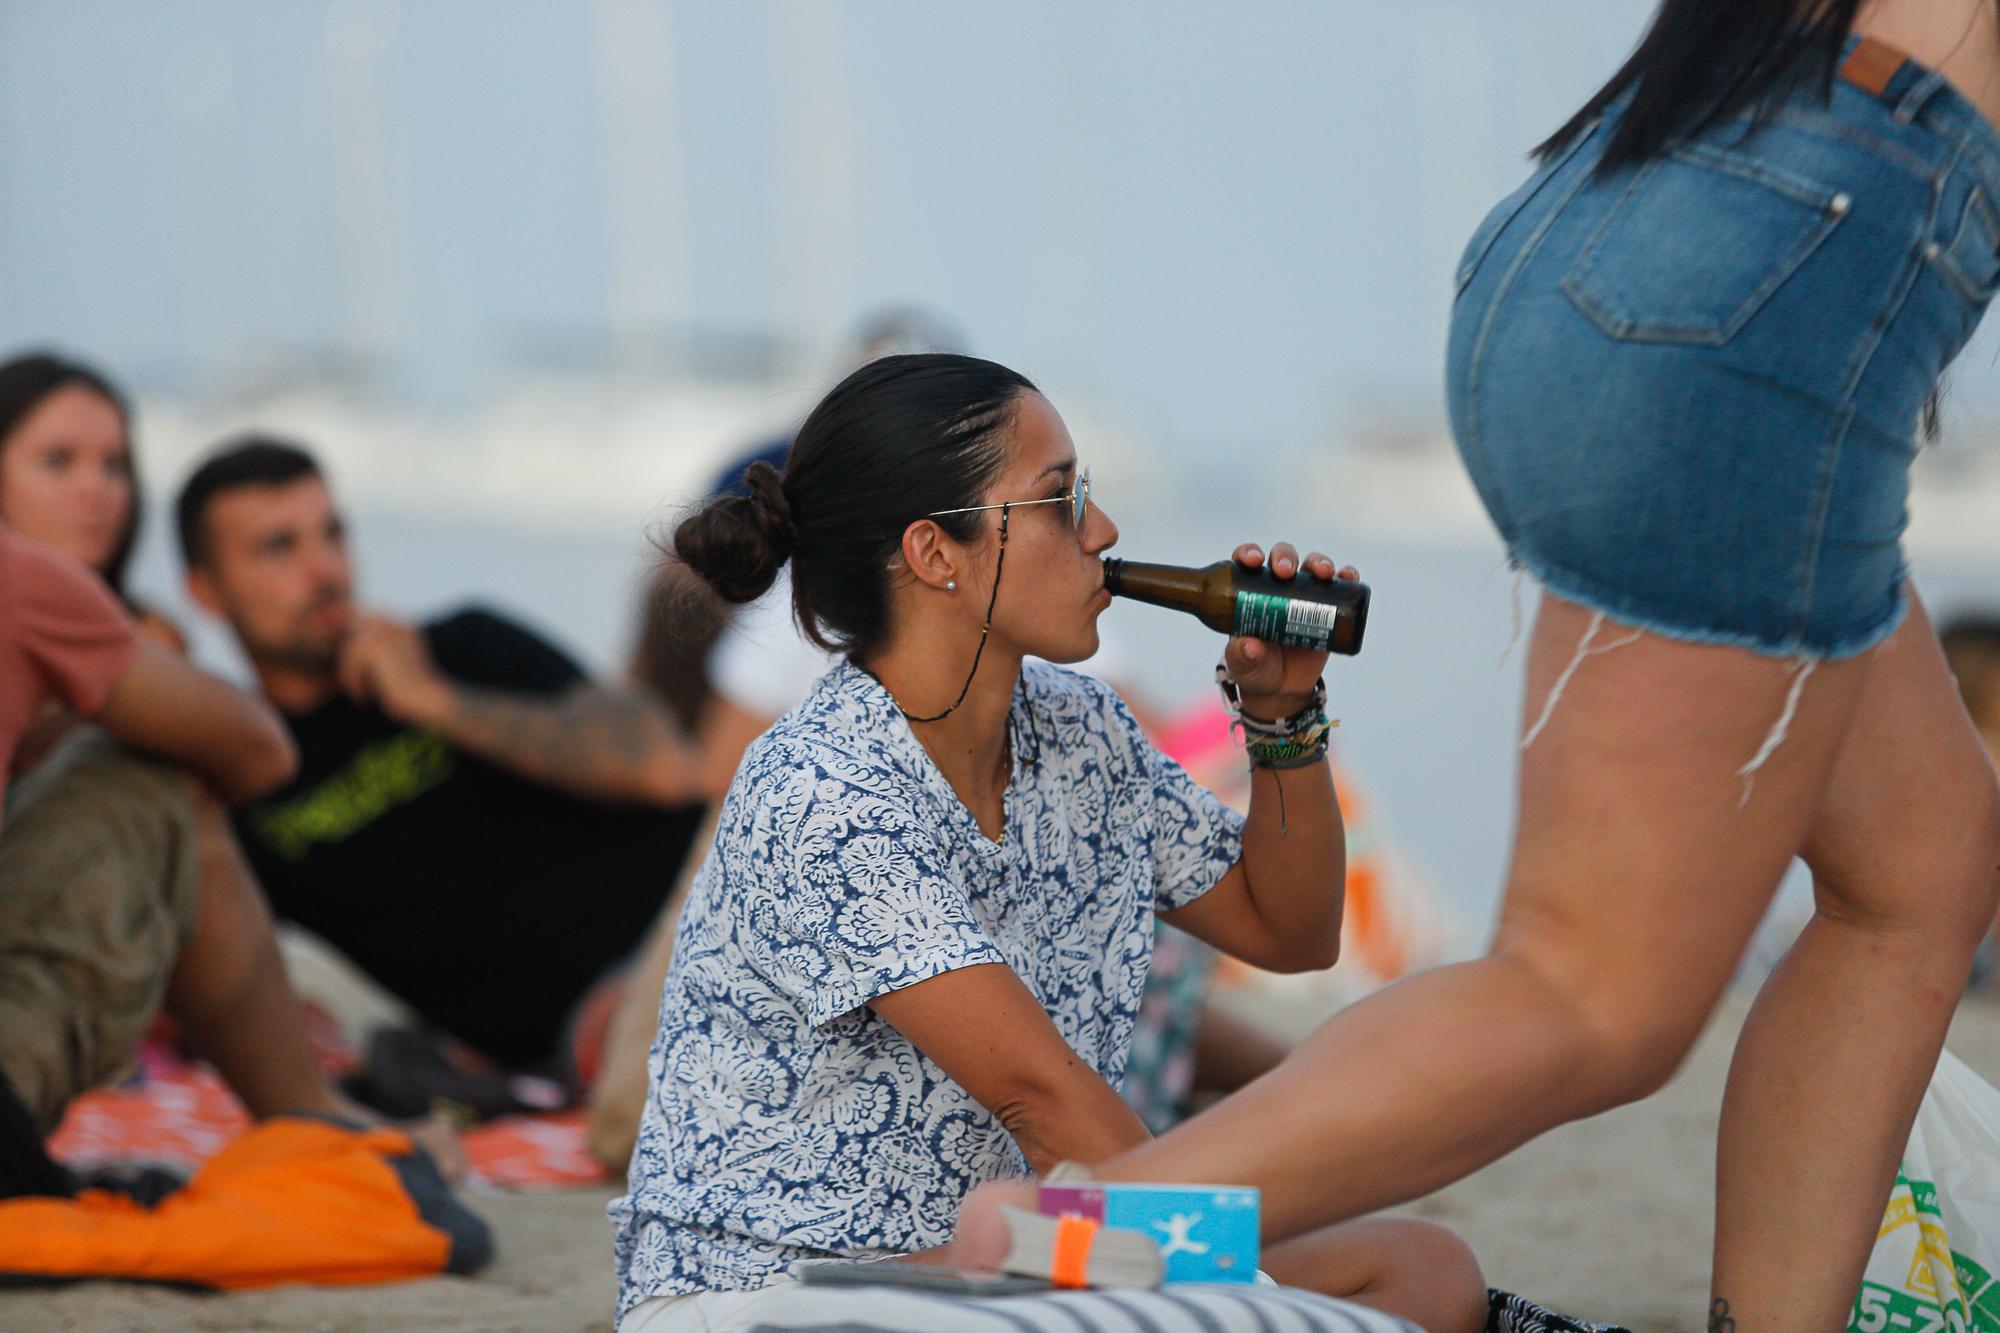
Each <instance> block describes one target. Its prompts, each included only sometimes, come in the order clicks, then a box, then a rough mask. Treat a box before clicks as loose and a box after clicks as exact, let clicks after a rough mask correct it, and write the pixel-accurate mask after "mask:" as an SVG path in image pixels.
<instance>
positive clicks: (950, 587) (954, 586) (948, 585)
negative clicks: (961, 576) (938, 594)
mask: <svg viewBox="0 0 2000 1333" xmlns="http://www.w3.org/2000/svg"><path fill="white" fill-rule="evenodd" d="M944 590H945V591H946V592H957V591H958V580H957V579H946V580H945V581H944Z"/></svg>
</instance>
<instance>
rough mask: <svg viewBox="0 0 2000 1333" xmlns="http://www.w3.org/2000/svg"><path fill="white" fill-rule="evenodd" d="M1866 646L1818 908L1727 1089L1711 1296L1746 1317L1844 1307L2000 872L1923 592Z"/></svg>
mask: <svg viewBox="0 0 2000 1333" xmlns="http://www.w3.org/2000/svg"><path fill="white" fill-rule="evenodd" d="M1911 596H1912V598H1913V599H1914V597H1915V593H1914V592H1912V593H1911ZM1870 656H1871V658H1872V659H1873V661H1872V663H1871V665H1870V668H1869V673H1868V681H1867V684H1866V685H1865V686H1864V687H1863V690H1862V695H1861V699H1860V701H1859V703H1858V704H1857V706H1856V710H1855V716H1854V719H1853V720H1852V722H1850V723H1849V725H1848V730H1847V735H1846V738H1845V739H1844V740H1843V741H1842V744H1841V747H1840V752H1839V756H1838V758H1837V759H1836V760H1835V762H1834V766H1833V776H1832V780H1831V782H1830V784H1829V785H1828V787H1827V790H1826V793H1825V795H1824V797H1823V798H1822V799H1821V801H1820V805H1819V809H1818V811H1817V813H1816V814H1815V816H1814V819H1813V824H1812V828H1811V831H1810V833H1809V835H1808V839H1807V842H1806V847H1805V856H1806V859H1807V861H1808V862H1809V863H1810V864H1811V866H1812V870H1813V880H1814V887H1815V892H1816V894H1817V897H1818V907H1819V910H1818V913H1817V914H1816V915H1815V916H1814V918H1813V920H1812V922H1811V924H1809V925H1808V926H1807V927H1806V929H1805V932H1804V933H1803V934H1802V935H1800V937H1799V939H1798V942H1797V943H1796V944H1795V945H1794V946H1793V947H1792V950H1791V952H1790V953H1789V954H1788V955H1787V956H1786V958H1785V961H1784V963H1783V964H1782V965H1781V966H1780V967H1779V968H1778V970H1777V971H1776V972H1775V973H1773V974H1772V976H1771V979H1770V981H1769V982H1768V983H1767V984H1766V985H1765V987H1764V991H1763V994H1762V995H1760V996H1759V997H1758V1000H1757V1005H1756V1007H1755V1009H1753V1010H1752V1011H1751V1015H1750V1021H1749V1023H1748V1024H1747V1025H1746V1026H1745V1027H1744V1029H1743V1037H1742V1040H1741V1041H1740V1042H1739V1043H1738V1045H1737V1048H1736V1061H1735V1064H1734V1066H1733V1067H1732V1069H1731V1071H1730V1077H1729V1089H1728V1092H1727V1094H1726V1096H1725V1097H1724V1100H1723V1113H1722V1133H1721V1137H1720V1139H1719V1141H1718V1143H1717V1151H1716V1239H1715V1290H1714V1295H1715V1297H1716V1306H1715V1313H1716V1315H1717V1316H1718V1320H1717V1324H1718V1327H1721V1328H1728V1327H1730V1325H1728V1324H1727V1323H1724V1322H1723V1320H1724V1319H1734V1320H1735V1321H1736V1326H1737V1327H1740V1328H1741V1329H1742V1330H1743V1333H1749V1331H1750V1330H1752V1329H1767V1328H1768V1329H1817V1328H1839V1327H1842V1326H1843V1325H1844V1323H1845V1321H1846V1319H1847V1316H1848V1313H1849V1311H1850V1309H1851V1308H1852V1306H1853V1303H1854V1293H1855V1291H1856V1290H1857V1288H1858V1286H1859V1283H1860V1280H1861V1272H1862V1268H1863V1267H1864V1265H1865V1264H1866V1262H1867V1257H1868V1251H1869V1247H1870V1245H1871V1244H1872V1243H1873V1241H1874V1239H1875V1233H1876V1230H1877V1228H1878V1227H1879V1225H1880V1222H1881V1218H1880V1212H1881V1207H1882V1204H1883V1202H1884V1201H1886V1200H1887V1198H1888V1195H1889V1190H1890V1186H1891V1185H1892V1184H1893V1182H1894V1179H1895V1173H1896V1165H1897V1163H1898V1161H1899V1160H1900V1159H1901V1157H1902V1153H1903V1148H1904V1145H1905V1142H1906V1141H1907V1139H1908V1137H1909V1132H1910V1122H1911V1120H1912V1118H1913V1117H1914V1116H1915V1114H1916V1110H1917V1104H1918V1102H1919V1101H1920V1100H1921V1099H1922V1097H1923V1093H1924V1088H1925V1086H1926V1084H1927V1083H1928V1081H1929V1079H1930V1076H1931V1071H1932V1070H1933V1068H1935V1066H1936V1064H1937V1054H1938V1050H1939V1048H1940V1046H1941V1045H1942V1044H1943V1042H1944V1034H1945V1028H1946V1027H1947V1025H1948V1024H1949V1023H1950V1021H1951V1015H1952V1011H1953V1010H1954V1009H1955V1008H1956V1007H1957V1004H1958V998H1959V995H1960V993H1961V992H1962V990H1963V989H1964V986H1965V978H1966V974H1967V972H1968V971H1969V970H1970V968H1971V964H1972V954H1973V950H1974V949H1975V948H1976V947H1977V946H1978V943H1979V939H1980V936H1981V935H1982V934H1983V933H1984V931H1985V928H1986V925H1987V923H1988V922H1990V921H1991V920H1992V916H1993V904H1994V894H1995V892H1996V890H2000V876H1996V869H1995V868H1996V865H2000V790H1997V789H1996V786H1995V782H1994V776H1993V766H1992V764H1991V763H1990V762H1989V761H1988V759H1987V757H1986V752H1985V750H1984V748H1983V747H1982V746H1981V745H1980V742H1979V736H1978V733H1977V731H1976V730H1975V729H1974V728H1973V726H1972V722H1971V720H1970V719H1969V718H1968V717H1967V716H1966V714H1965V709H1964V706H1963V705H1962V704H1961V702H1960V700H1959V696H1958V691H1957V690H1956V688H1954V686H1953V684H1952V680H1951V675H1950V673H1949V672H1948V671H1947V670H1946V669H1945V663H1944V657H1943V654H1942V653H1941V652H1940V650H1939V648H1938V643H1937V639H1936V636H1935V635H1934V634H1933V633H1932V631H1931V626H1930V621H1929V619H1928V618H1927V617H1926V616H1925V615H1924V612H1923V607H1922V605H1921V604H1916V605H1914V606H1913V609H1912V611H1911V614H1910V616H1909V618H1908V619H1907V620H1906V621H1905V622H1904V623H1903V625H1902V627H1901V628H1900V629H1899V630H1898V631H1897V632H1896V635H1895V637H1893V638H1891V639H1890V640H1889V641H1888V643H1886V644H1885V645H1884V646H1883V647H1882V648H1881V650H1880V651H1878V652H1875V653H1872V654H1870ZM1854 1199H1860V1200H1863V1201H1871V1200H1872V1201H1873V1207H1872V1208H1861V1207H1858V1206H1850V1204H1849V1201H1850V1200H1854Z"/></svg>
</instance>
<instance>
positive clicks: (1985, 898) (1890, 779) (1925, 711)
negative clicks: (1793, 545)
mask: <svg viewBox="0 0 2000 1333" xmlns="http://www.w3.org/2000/svg"><path fill="white" fill-rule="evenodd" d="M1910 597H1911V611H1910V618H1909V621H1908V622H1907V623H1906V624H1905V625H1904V626H1903V627H1902V629H1901V630H1900V631H1898V633H1897V634H1896V636H1895V637H1894V638H1892V639H1890V640H1889V641H1888V642H1887V643H1885V644H1884V645H1883V646H1882V647H1881V648H1880V649H1879V650H1878V651H1877V652H1875V653H1874V654H1872V656H1873V658H1874V661H1873V663H1872V664H1871V671H1870V675H1869V679H1868V684H1867V686H1866V688H1865V689H1864V690H1863V693H1862V696H1861V699H1860V703H1859V706H1858V707H1857V708H1856V710H1855V716H1854V720H1853V722H1852V724H1851V725H1850V726H1849V728H1848V730H1847V734H1846V735H1845V737H1844V738H1843V739H1842V742H1841V747H1840V752H1839V755H1838V757H1837V759H1836V761H1835V765H1834V771H1833V778H1832V781H1831V782H1829V783H1828V785H1827V789H1826V792H1825V794H1824V796H1823V797H1822V799H1821V801H1820V804H1819V808H1818V810H1817V811H1816V813H1815V817H1814V820H1813V824H1812V828H1811V831H1810V833H1809V835H1808V838H1807V841H1806V846H1805V852H1804V854H1805V858H1806V861H1807V863H1808V864H1809V865H1811V867H1812V871H1813V882H1814V893H1815V897H1816V899H1817V905H1818V908H1819V911H1820V912H1821V914H1823V915H1826V916H1831V917H1836V918H1838V919H1840V920H1842V921H1844V922H1846V923H1848V924H1850V925H1853V926H1857V927H1860V928H1862V929H1865V930H1869V931H1873V932H1876V933H1879V934H1884V935H1895V934H1915V935H1920V936H1925V937H1932V938H1935V939H1936V941H1937V942H1938V943H1939V944H1940V945H1956V946H1959V947H1961V948H1962V949H1963V951H1964V953H1965V954H1966V956H1967V957H1969V956H1970V954H1971V951H1972V949H1973V947H1974V946H1975V945H1976V943H1977V941H1978V939H1979V937H1980V935H1981V934H1982V933H1983V932H1984V930H1985V928H1986V926H1987V925H1988V924H1989V923H1990V922H1991V920H1992V916H1993V903H1994V895H1995V893H1996V892H2000V877H1996V860H2000V785H1996V782H1995V778H1994V772H1993V764H1992V761H1991V760H1990V759H1989V758H1988V757H1987V754H1986V749H1985V746H1984V745H1983V744H1982V743H1981V742H1980V738H1979V732H1978V729H1977V728H1976V727H1975V726H1974V725H1973V722H1972V719H1971V718H1970V717H1968V716H1967V715H1966V712H1965V707H1964V704H1963V703H1962V702H1961V701H1960V698H1959V693H1958V688H1957V685H1956V683H1955V682H1954V681H1953V680H1952V676H1951V671H1950V669H1949V668H1948V667H1947V666H1946V664H1945V659H1944V653H1943V651H1942V649H1941V648H1940V647H1939V646H1938V640H1937V635H1936V634H1935V633H1934V632H1933V630H1932V629H1931V623H1930V618H1929V616H1928V614H1926V612H1925V610H1924V606H1923V603H1922V602H1921V601H1919V600H1917V597H1916V593H1915V591H1914V590H1912V591H1911V593H1910ZM1933 998H1934V999H1935V1000H1937V1001H1939V1002H1942V1003H1946V1004H1950V1005H1955V1004H1956V1003H1957V999H1958V990H1957V987H1956V986H1953V987H1951V988H1950V990H1949V993H1948V994H1940V995H1938V996H1935V997H1933Z"/></svg>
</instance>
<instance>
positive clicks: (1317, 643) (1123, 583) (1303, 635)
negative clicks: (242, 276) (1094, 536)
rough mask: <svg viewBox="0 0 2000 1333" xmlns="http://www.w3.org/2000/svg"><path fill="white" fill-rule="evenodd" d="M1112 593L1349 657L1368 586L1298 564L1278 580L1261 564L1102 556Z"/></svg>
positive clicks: (1221, 626)
mask: <svg viewBox="0 0 2000 1333" xmlns="http://www.w3.org/2000/svg"><path fill="white" fill-rule="evenodd" d="M1104 588H1105V591H1107V592H1109V593H1110V594H1111V595H1112V596H1113V597H1129V598H1131V599H1132V600H1133V601H1135V602H1150V603H1151V604H1152V605H1154V606H1165V607H1170V608H1172V609H1173V610H1175V611H1185V612H1187V613H1188V614H1189V615H1191V616H1193V617H1194V618H1195V619H1196V620H1199V621H1200V622H1201V623H1202V624H1204V625H1206V626H1208V627H1209V628H1210V629H1212V630H1214V631H1216V632H1217V633H1219V634H1229V635H1242V636H1245V637H1248V638H1252V639H1263V640H1265V641H1266V642H1268V643H1276V644H1282V645H1283V646H1285V647H1287V648H1313V649H1317V650H1318V651H1320V652H1329V653H1344V654H1347V655H1348V656H1353V655H1354V654H1355V653H1358V652H1360V651H1361V635H1362V632H1363V631H1364V630H1366V629H1367V628H1368V585H1367V584H1365V583H1354V582H1351V581H1349V580H1347V579H1332V580H1325V579H1317V578H1314V577H1313V576H1312V575H1310V574H1307V573H1306V572H1305V571H1303V570H1301V571H1300V572H1299V573H1298V574H1297V575H1295V576H1294V577H1292V578H1289V579H1281V578H1279V577H1278V576H1277V575H1275V574H1273V573H1271V571H1270V569H1269V568H1267V567H1262V566H1260V567H1259V568H1256V569H1246V568H1244V567H1243V566H1242V565H1239V564H1237V563H1236V562H1235V561H1234V560H1218V561H1216V562H1215V563H1214V564H1212V565H1209V566H1207V567H1206V568H1203V569H1189V568H1187V567H1185V566H1183V565H1149V564H1146V563H1144V562H1142V561H1138V560H1118V559H1114V558H1112V557H1109V556H1107V557H1105V560H1104Z"/></svg>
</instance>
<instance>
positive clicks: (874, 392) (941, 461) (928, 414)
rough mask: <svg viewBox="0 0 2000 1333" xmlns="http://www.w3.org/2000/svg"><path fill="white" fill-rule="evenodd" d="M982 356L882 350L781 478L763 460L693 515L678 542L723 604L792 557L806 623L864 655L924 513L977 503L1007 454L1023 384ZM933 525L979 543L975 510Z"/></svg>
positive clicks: (819, 636) (826, 407) (835, 648)
mask: <svg viewBox="0 0 2000 1333" xmlns="http://www.w3.org/2000/svg"><path fill="white" fill-rule="evenodd" d="M1034 392H1036V389H1035V386H1034V385H1033V384H1031V383H1029V382H1028V380H1027V379H1026V378H1025V377H1024V376H1022V375H1019V374H1017V373H1015V372H1014V371H1011V370H1009V369H1007V368H1006V367H1005V366H1001V365H996V364H995V363H993V362H991V361H982V360H980V359H978V358H977V357H970V356H953V355H947V354H944V353H925V354H922V355H913V356H885V357H882V358H881V359H880V360H876V361H871V362H869V363H868V364H867V365H865V366H863V367H861V369H859V370H857V371H855V372H854V373H853V374H852V375H849V376H848V377H847V378H846V379H844V380H842V381H841V382H840V383H839V384H838V385H837V386H835V388H834V389H833V391H832V392H831V393H829V394H827V396H826V397H825V398H824V399H822V400H821V401H820V404H819V406H818V407H815V408H814V409H813V411H812V415H811V416H809V417H807V418H806V421H805V424H804V425H803V426H801V427H799V434H798V438H797V439H796V440H794V441H793V442H792V449H791V453H790V455H789V456H788V457H787V459H786V461H785V470H784V473H783V475H782V476H781V475H780V474H779V472H778V471H777V469H776V468H773V467H772V466H771V465H770V464H769V463H768V462H764V461H761V460H760V461H758V462H756V463H753V464H751V465H750V468H749V470H748V471H747V472H745V473H744V477H743V480H744V485H745V487H746V488H747V490H748V494H745V495H724V496H721V497H719V498H717V499H715V500H712V501H710V502H709V503H708V504H707V505H706V506H704V507H703V508H702V509H700V510H699V511H697V512H696V513H694V514H693V515H691V516H689V517H688V518H686V519H685V520H683V521H682V522H681V524H680V526H679V527H677V528H676V529H675V530H674V536H673V549H674V552H675V554H676V555H677V556H679V558H680V560H681V561H682V563H684V564H685V565H687V567H688V568H689V569H690V570H692V571H693V572H694V573H696V574H698V575H700V576H701V577H702V579H703V580H705V581H706V582H707V584H708V585H709V587H711V588H712V589H714V590H715V593H716V595H717V596H719V597H721V598H722V599H723V600H724V601H725V602H748V601H753V600H755V599H756V598H758V597H760V596H762V595H763V593H764V592H765V590H767V589H768V588H769V587H770V586H771V584H772V582H773V581H774V580H775V579H776V578H777V576H778V571H779V569H781V568H782V567H783V566H784V564H785V561H786V560H787V559H790V560H791V561H792V606H793V611H794V613H795V614H796V615H797V618H798V622H799V627H800V628H801V629H803V630H804V631H805V633H806V634H807V635H808V636H809V637H810V638H811V639H812V640H813V641H814V642H815V643H817V644H819V645H820V646H821V647H822V648H825V649H827V650H828V651H831V652H848V653H856V654H862V655H866V654H867V653H868V652H870V651H871V650H873V649H874V648H876V647H877V646H878V645H879V644H880V643H881V642H882V640H883V638H884V636H885V635H886V634H887V632H888V628H889V587H890V571H891V567H892V565H893V563H894V561H895V558H896V556H897V554H898V552H899V551H900V550H901V548H902V542H903V530H904V529H905V528H907V527H909V525H910V524H911V523H913V522H915V521H916V520H917V519H920V518H924V517H926V516H928V515H931V514H934V513H937V512H938V511H940V510H946V509H961V508H964V507H965V506H968V505H976V504H978V503H980V501H981V499H982V497H983V496H984V493H985V491H986V488H987V487H988V486H990V485H991V484H992V482H993V479H994V478H995V477H997V476H998V475H999V474H1000V471H1001V469H1002V468H1004V467H1005V466H1006V463H1007V445H1006V439H1005V431H1006V429H1007V427H1008V426H1009V425H1011V424H1012V421H1013V417H1014V407H1015V404H1016V402H1017V401H1018V400H1019V399H1020V397H1021V396H1022V395H1023V394H1029V393H1034ZM936 521H937V525H938V526H939V527H940V528H943V529H944V530H945V531H946V532H948V533H950V534H951V535H952V536H953V537H954V538H956V539H957V540H959V541H962V542H972V541H975V540H977V539H978V536H979V533H980V525H979V522H978V519H977V518H976V517H975V516H974V515H970V514H953V515H947V516H945V517H942V518H939V519H937V520H936Z"/></svg>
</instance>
